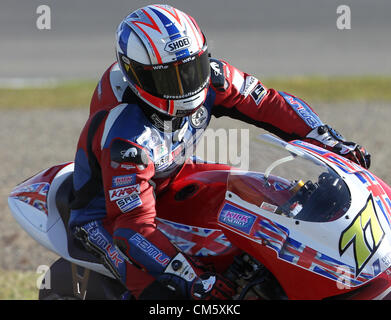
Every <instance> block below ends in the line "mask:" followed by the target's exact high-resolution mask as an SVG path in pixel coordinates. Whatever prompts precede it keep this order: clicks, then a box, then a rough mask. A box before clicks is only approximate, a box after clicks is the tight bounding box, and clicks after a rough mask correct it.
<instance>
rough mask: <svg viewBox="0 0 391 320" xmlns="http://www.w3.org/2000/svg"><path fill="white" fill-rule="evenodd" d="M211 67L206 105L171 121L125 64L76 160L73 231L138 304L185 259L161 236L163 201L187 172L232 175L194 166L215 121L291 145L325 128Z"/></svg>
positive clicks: (111, 75) (103, 84)
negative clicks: (195, 150)
mask: <svg viewBox="0 0 391 320" xmlns="http://www.w3.org/2000/svg"><path fill="white" fill-rule="evenodd" d="M210 63H211V80H210V86H209V89H208V94H207V98H206V101H205V102H204V104H203V106H202V107H201V108H199V109H198V110H197V111H196V112H195V113H193V114H192V115H190V116H188V117H184V118H175V119H173V120H172V119H170V121H167V120H168V119H165V118H164V116H162V115H161V114H159V113H158V112H157V111H156V110H154V109H152V108H150V107H148V106H147V105H146V104H145V103H144V102H142V101H141V100H140V99H139V98H138V97H137V96H136V95H135V94H134V93H133V92H132V91H131V89H130V88H129V87H128V85H127V83H126V81H125V80H124V77H123V76H122V74H121V71H120V70H119V68H118V65H117V63H114V64H113V65H111V66H110V67H109V68H108V69H107V71H106V72H105V73H104V74H103V76H102V78H101V80H100V81H99V83H98V85H97V87H96V89H95V92H94V95H93V97H92V101H91V106H90V116H89V119H88V120H87V122H86V124H85V127H84V128H83V130H82V133H81V136H80V139H79V142H78V146H77V152H76V156H75V170H74V181H73V184H74V193H75V199H74V201H73V203H72V212H71V218H70V228H72V230H78V231H77V232H79V238H80V230H81V229H80V228H82V231H83V234H84V239H85V241H87V242H89V247H91V248H93V249H94V250H96V251H99V252H100V253H101V254H102V255H103V256H105V261H106V265H107V267H108V268H110V270H111V271H112V272H113V273H114V274H115V275H116V276H117V277H118V278H119V279H120V280H122V281H123V283H124V284H125V285H126V287H127V288H128V289H129V290H130V292H131V293H132V294H133V295H134V296H135V297H140V295H141V293H142V292H143V290H144V288H146V287H147V286H148V285H150V284H151V283H154V281H155V279H157V278H159V277H160V276H161V275H162V274H163V273H164V270H166V268H167V266H168V265H169V263H170V261H171V259H172V257H174V256H175V255H176V254H177V253H178V250H177V248H175V247H174V246H173V245H172V244H171V243H170V241H169V240H168V239H167V238H166V237H165V236H164V235H163V234H162V233H161V232H160V231H159V230H157V229H156V224H155V216H156V210H155V196H156V194H159V192H161V190H163V189H164V188H165V187H166V186H167V185H168V184H169V182H170V180H171V179H172V178H173V177H175V175H177V174H178V172H179V171H180V170H181V169H182V171H183V168H184V167H186V168H187V169H189V168H190V170H189V172H190V171H194V170H206V169H208V168H211V166H212V167H213V168H214V169H216V168H222V169H226V168H227V166H223V165H210V164H196V163H194V162H192V161H191V160H189V153H188V152H187V150H188V149H191V150H192V147H194V146H195V145H196V144H197V142H198V141H199V139H200V137H201V136H202V132H203V131H204V130H205V128H206V127H207V126H208V124H209V121H210V119H211V116H215V117H221V116H229V117H231V118H235V119H240V120H242V121H245V122H247V123H250V124H253V125H256V126H258V127H260V128H264V129H267V130H268V131H270V132H272V133H274V134H276V135H277V136H279V137H281V138H282V139H284V140H292V139H296V138H303V137H305V136H306V135H307V134H308V133H309V132H310V131H311V130H313V129H314V128H316V127H318V126H320V125H322V122H321V120H320V119H319V118H318V116H317V115H316V114H315V112H314V111H313V110H312V109H311V108H310V107H309V106H308V105H307V104H306V103H305V102H304V101H302V100H301V99H299V98H297V97H295V96H293V95H290V94H287V93H285V92H278V91H276V90H274V89H268V88H266V87H265V86H264V85H263V84H262V83H261V82H260V81H259V80H258V79H257V78H255V77H253V76H251V75H249V74H247V73H245V72H242V71H240V70H238V69H236V68H235V67H233V66H231V65H230V64H228V63H227V62H224V61H221V60H217V59H211V62H210ZM77 232H76V231H75V234H78V233H77ZM113 244H116V246H114V245H113ZM148 248H149V249H150V248H153V250H152V251H151V250H149V249H148ZM147 249H148V250H147ZM151 252H153V254H151Z"/></svg>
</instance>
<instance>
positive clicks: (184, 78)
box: [119, 50, 210, 100]
mask: <svg viewBox="0 0 391 320" xmlns="http://www.w3.org/2000/svg"><path fill="white" fill-rule="evenodd" d="M119 60H120V63H121V64H122V66H123V70H124V71H125V72H126V74H127V76H128V78H129V79H130V80H132V81H133V82H134V83H136V84H137V85H138V86H139V87H141V88H142V89H143V90H145V91H147V92H148V93H150V94H152V95H153V96H156V97H159V98H164V99H171V100H175V99H184V98H186V97H190V96H192V95H195V94H197V93H198V92H200V91H201V90H202V89H204V88H205V87H206V85H207V84H208V82H209V76H210V65H209V55H208V51H207V50H204V51H202V52H200V53H197V54H194V55H192V56H190V57H188V58H185V59H183V60H181V61H175V62H171V63H166V64H157V65H156V64H155V65H144V64H141V63H139V62H136V61H134V60H131V59H129V58H128V57H126V56H124V55H122V54H120V59H119Z"/></svg>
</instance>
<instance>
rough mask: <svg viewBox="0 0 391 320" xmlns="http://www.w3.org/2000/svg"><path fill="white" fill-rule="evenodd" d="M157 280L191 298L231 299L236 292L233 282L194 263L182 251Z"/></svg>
mask: <svg viewBox="0 0 391 320" xmlns="http://www.w3.org/2000/svg"><path fill="white" fill-rule="evenodd" d="M158 281H159V282H160V283H162V284H164V285H165V286H166V287H168V288H169V289H171V290H173V291H177V292H181V294H182V295H183V296H184V297H185V298H188V299H192V300H231V299H233V296H234V295H235V294H236V285H235V284H234V283H233V282H231V281H230V280H228V279H227V278H225V277H223V276H222V275H219V274H217V273H214V272H211V271H208V270H206V268H205V267H203V266H201V265H196V263H195V261H192V260H190V259H189V258H187V257H185V256H184V255H183V254H182V253H178V254H177V255H176V256H175V257H174V258H172V260H171V262H170V263H169V265H168V266H167V268H166V270H165V271H164V273H163V274H162V275H161V276H160V277H158Z"/></svg>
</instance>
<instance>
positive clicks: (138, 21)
mask: <svg viewBox="0 0 391 320" xmlns="http://www.w3.org/2000/svg"><path fill="white" fill-rule="evenodd" d="M116 55H117V61H118V64H119V67H120V69H121V71H122V73H123V75H124V76H125V78H126V79H127V81H128V83H129V85H130V88H131V89H132V90H133V92H134V93H135V94H136V95H137V96H138V97H140V98H141V99H142V100H143V101H145V102H146V103H147V104H148V105H150V106H151V107H153V108H154V109H156V110H158V111H159V112H161V113H163V114H165V115H166V116H171V117H184V116H187V115H189V114H191V113H193V112H194V111H195V110H197V109H198V108H199V107H200V106H201V105H202V104H203V103H204V101H205V99H206V94H207V90H208V85H209V79H210V65H209V54H208V50H207V44H206V38H205V36H204V35H203V33H202V31H201V29H200V28H199V26H198V25H197V23H196V22H195V20H194V19H193V18H192V17H191V16H189V15H187V14H186V13H184V12H182V11H180V10H178V9H175V8H173V7H172V6H170V5H159V4H156V5H148V6H146V7H142V8H140V9H137V10H136V11H134V12H132V13H130V14H129V15H128V16H127V17H126V18H125V19H123V21H122V22H121V23H120V24H119V26H118V28H117V32H116Z"/></svg>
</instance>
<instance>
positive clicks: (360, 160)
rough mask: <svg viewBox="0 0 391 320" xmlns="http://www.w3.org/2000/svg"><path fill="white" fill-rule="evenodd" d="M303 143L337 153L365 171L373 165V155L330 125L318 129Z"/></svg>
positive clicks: (308, 135)
mask: <svg viewBox="0 0 391 320" xmlns="http://www.w3.org/2000/svg"><path fill="white" fill-rule="evenodd" d="M303 141H306V142H309V143H312V144H315V145H317V146H320V147H322V148H324V149H327V150H330V151H332V152H334V153H337V154H339V155H341V156H343V157H345V158H347V159H349V160H351V161H353V162H355V163H357V164H359V165H360V166H362V167H363V168H365V169H369V167H370V165H371V155H370V154H369V153H368V152H367V151H366V150H365V149H364V148H363V147H362V146H360V145H358V144H357V143H354V142H350V141H346V140H345V138H344V137H343V136H342V135H341V134H340V133H338V132H337V131H336V130H334V129H332V128H331V127H329V126H328V125H322V126H319V127H316V128H315V129H313V130H312V131H311V132H310V133H309V134H307V136H306V137H305V139H303Z"/></svg>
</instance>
